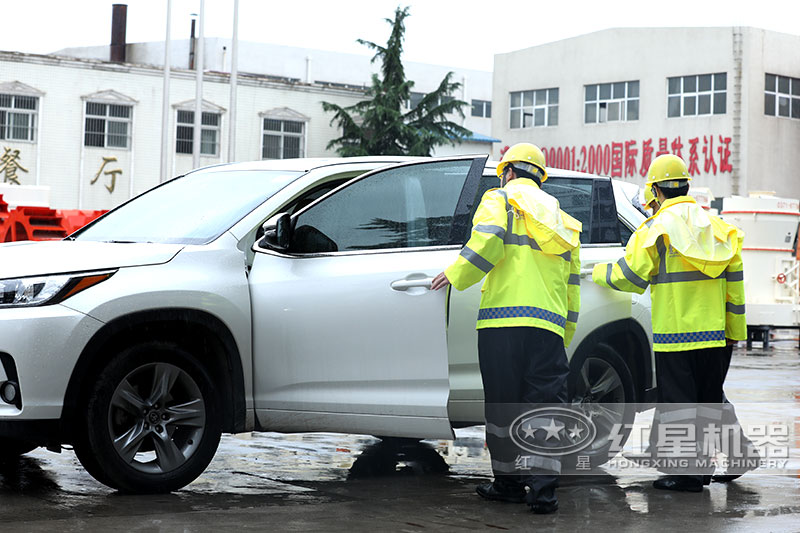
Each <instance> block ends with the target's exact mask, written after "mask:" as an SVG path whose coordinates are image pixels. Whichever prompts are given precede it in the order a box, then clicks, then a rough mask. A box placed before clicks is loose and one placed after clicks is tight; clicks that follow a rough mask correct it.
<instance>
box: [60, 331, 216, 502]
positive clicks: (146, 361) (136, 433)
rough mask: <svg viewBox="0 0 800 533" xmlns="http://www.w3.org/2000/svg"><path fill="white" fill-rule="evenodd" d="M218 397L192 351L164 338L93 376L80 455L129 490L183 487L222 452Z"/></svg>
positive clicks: (122, 355)
mask: <svg viewBox="0 0 800 533" xmlns="http://www.w3.org/2000/svg"><path fill="white" fill-rule="evenodd" d="M219 394H220V391H219V390H218V389H217V388H216V387H215V386H214V382H213V381H212V379H211V377H210V374H209V371H208V370H207V367H206V364H204V362H203V361H202V360H199V359H198V358H197V357H196V356H194V355H193V353H192V352H191V351H187V350H186V349H184V348H182V347H180V346H178V345H176V344H173V343H169V342H159V341H152V342H144V343H141V344H136V345H133V346H130V347H128V348H125V349H123V350H122V351H120V352H118V353H117V354H116V355H114V356H113V357H111V359H110V360H109V361H108V363H107V364H106V365H105V367H103V368H102V369H100V370H99V371H98V374H97V376H96V377H95V378H94V383H93V386H92V388H91V390H90V391H89V392H88V395H87V397H86V400H85V402H86V403H85V406H86V419H85V421H84V422H83V423H82V424H81V425H79V431H78V434H77V435H76V439H75V453H76V454H77V455H78V459H80V461H81V464H83V466H84V468H86V470H87V471H88V472H89V473H90V474H91V475H92V476H93V477H94V478H95V479H97V480H98V481H100V482H101V483H104V484H106V485H108V486H109V487H112V488H115V489H119V490H121V491H123V492H131V493H160V492H170V491H173V490H177V489H180V488H182V487H184V486H186V485H188V484H189V483H191V482H192V481H194V480H195V479H196V478H197V477H198V476H199V475H200V474H202V473H203V471H204V470H205V468H206V467H207V466H208V463H209V462H211V459H212V458H213V457H214V454H215V453H216V450H217V446H218V445H219V440H220V437H221V434H222V414H221V413H222V411H221V405H220V395H219Z"/></svg>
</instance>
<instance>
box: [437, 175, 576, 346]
mask: <svg viewBox="0 0 800 533" xmlns="http://www.w3.org/2000/svg"><path fill="white" fill-rule="evenodd" d="M472 223H473V228H472V235H471V237H470V239H469V242H467V245H466V246H465V247H464V248H463V249H462V250H461V254H460V255H459V257H458V258H457V259H456V262H455V263H453V264H452V265H450V266H449V267H448V268H447V269H446V270H445V275H446V276H447V279H448V280H450V283H451V284H452V285H453V287H455V288H456V289H458V290H464V289H466V288H467V287H470V286H472V285H474V284H475V283H477V282H479V281H480V280H481V279H482V278H483V277H484V276H486V275H487V274H488V276H487V278H486V282H485V283H484V284H483V287H482V288H481V307H480V311H479V312H478V323H477V328H478V329H481V328H502V327H512V326H529V327H537V328H542V329H546V330H548V331H552V332H554V333H556V334H558V335H560V336H561V337H563V338H564V345H565V346H566V345H569V342H570V340H571V339H572V335H573V334H574V333H575V323H576V322H577V321H578V311H579V309H580V265H581V262H580V231H581V223H580V222H579V221H578V220H576V219H574V218H572V217H571V216H569V215H568V214H567V213H565V212H563V211H561V209H560V208H559V205H558V200H556V199H555V198H553V197H552V196H550V195H549V194H547V193H546V192H544V191H542V190H541V189H540V188H539V186H538V185H536V183H535V182H534V181H533V180H531V179H527V178H517V179H514V180H511V181H510V182H509V183H508V184H507V185H506V186H505V187H504V188H502V189H491V190H489V191H487V192H486V193H485V194H484V195H483V198H482V199H481V203H480V205H479V206H478V210H477V211H476V213H475V217H474V218H473V220H472Z"/></svg>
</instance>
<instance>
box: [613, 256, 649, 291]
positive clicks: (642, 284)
mask: <svg viewBox="0 0 800 533" xmlns="http://www.w3.org/2000/svg"><path fill="white" fill-rule="evenodd" d="M617 264H618V265H619V268H621V269H622V275H623V276H625V279H627V280H628V281H630V282H631V283H633V284H634V285H636V286H637V287H639V288H640V289H646V288H647V282H646V281H645V280H643V279H642V278H641V277H639V275H638V274H637V273H636V272H634V271H633V270H631V267H629V266H628V262H627V261H625V258H624V257H620V258H619V260H618V261H617Z"/></svg>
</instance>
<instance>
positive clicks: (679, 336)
mask: <svg viewBox="0 0 800 533" xmlns="http://www.w3.org/2000/svg"><path fill="white" fill-rule="evenodd" d="M724 340H725V332H724V331H722V330H719V331H693V332H691V333H653V342H654V343H655V344H682V343H687V342H709V341H724Z"/></svg>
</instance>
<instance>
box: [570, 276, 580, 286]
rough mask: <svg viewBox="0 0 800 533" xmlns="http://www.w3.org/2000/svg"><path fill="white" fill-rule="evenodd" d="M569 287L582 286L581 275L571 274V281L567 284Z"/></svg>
mask: <svg viewBox="0 0 800 533" xmlns="http://www.w3.org/2000/svg"><path fill="white" fill-rule="evenodd" d="M567 284H568V285H580V284H581V275H580V274H570V275H569V281H568V282H567Z"/></svg>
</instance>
